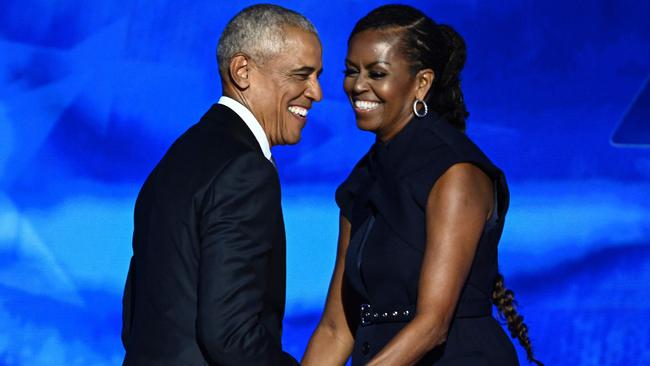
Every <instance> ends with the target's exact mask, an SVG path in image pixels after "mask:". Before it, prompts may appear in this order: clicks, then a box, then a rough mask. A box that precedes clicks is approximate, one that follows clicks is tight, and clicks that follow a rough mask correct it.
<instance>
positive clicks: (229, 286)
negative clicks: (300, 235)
mask: <svg viewBox="0 0 650 366" xmlns="http://www.w3.org/2000/svg"><path fill="white" fill-rule="evenodd" d="M200 211H201V214H202V217H201V223H200V228H199V229H200V234H201V248H200V250H201V253H200V263H199V288H198V299H197V300H198V318H197V329H198V335H197V336H198V339H199V343H200V344H201V347H202V348H203V350H204V352H205V353H206V354H207V355H208V357H209V358H210V359H211V360H212V361H213V362H215V363H217V364H219V365H269V366H270V365H274V366H282V365H297V362H296V361H295V359H294V358H293V357H291V356H290V355H289V354H287V353H285V352H283V351H282V344H281V342H280V340H279V339H277V336H276V337H274V336H273V335H272V332H270V331H269V329H267V328H266V326H267V325H265V324H262V323H261V314H262V312H263V311H264V310H265V309H264V308H263V304H264V298H263V296H264V289H265V288H267V284H266V281H267V276H266V273H267V269H268V265H269V257H270V252H271V250H272V248H273V245H274V243H273V239H274V238H275V237H277V236H276V235H275V233H276V231H277V230H283V227H278V225H282V221H281V220H277V219H276V218H278V217H280V216H278V215H281V214H282V213H281V208H280V186H279V182H278V178H277V173H276V171H275V169H274V168H273V167H272V165H271V164H270V163H269V162H268V161H267V160H266V159H264V157H263V156H261V155H260V154H252V153H251V154H245V155H242V156H240V157H238V158H236V159H234V160H233V161H231V162H230V163H229V164H228V165H227V166H226V167H225V168H224V169H223V170H222V172H221V173H220V174H219V175H218V177H217V178H216V179H215V180H214V181H213V182H212V185H211V187H210V188H209V190H208V192H207V193H206V196H205V198H204V200H203V202H202V204H201V210H200ZM278 326H280V325H278ZM278 333H279V330H278V331H277V332H275V333H274V334H278Z"/></svg>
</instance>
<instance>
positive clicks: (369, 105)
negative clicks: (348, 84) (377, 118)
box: [354, 100, 379, 111]
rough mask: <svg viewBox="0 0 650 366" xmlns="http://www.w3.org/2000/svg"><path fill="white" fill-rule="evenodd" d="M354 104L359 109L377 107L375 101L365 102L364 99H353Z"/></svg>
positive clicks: (377, 104)
mask: <svg viewBox="0 0 650 366" xmlns="http://www.w3.org/2000/svg"><path fill="white" fill-rule="evenodd" d="M354 106H355V107H357V108H359V109H364V110H367V111H369V110H371V109H375V108H377V107H379V103H377V102H367V101H365V100H355V101H354Z"/></svg>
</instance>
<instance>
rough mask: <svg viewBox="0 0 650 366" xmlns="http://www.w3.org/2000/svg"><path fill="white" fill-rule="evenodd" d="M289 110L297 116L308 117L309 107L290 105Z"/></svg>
mask: <svg viewBox="0 0 650 366" xmlns="http://www.w3.org/2000/svg"><path fill="white" fill-rule="evenodd" d="M289 112H291V113H293V114H295V115H296V116H300V117H303V118H304V117H307V108H303V107H298V106H295V105H292V106H289Z"/></svg>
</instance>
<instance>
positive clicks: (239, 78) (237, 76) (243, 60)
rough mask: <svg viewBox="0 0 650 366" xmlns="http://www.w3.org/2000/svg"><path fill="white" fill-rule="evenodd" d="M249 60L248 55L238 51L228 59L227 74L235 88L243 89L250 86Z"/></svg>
mask: <svg viewBox="0 0 650 366" xmlns="http://www.w3.org/2000/svg"><path fill="white" fill-rule="evenodd" d="M250 67H251V61H250V59H249V58H248V56H246V55H244V54H242V53H238V54H235V55H234V56H233V57H232V58H231V59H230V64H229V65H228V74H229V75H230V80H231V81H232V83H233V85H234V86H235V87H237V89H240V90H245V89H248V87H249V86H250Z"/></svg>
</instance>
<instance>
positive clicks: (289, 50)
mask: <svg viewBox="0 0 650 366" xmlns="http://www.w3.org/2000/svg"><path fill="white" fill-rule="evenodd" d="M284 36H285V37H286V42H285V47H286V48H285V50H284V51H283V52H282V53H280V54H278V55H276V56H274V57H272V58H271V59H270V60H268V61H266V62H265V63H263V64H255V65H254V67H253V68H252V70H251V83H250V94H249V98H248V99H249V105H250V108H251V111H252V112H253V115H254V116H255V118H257V120H258V121H259V122H260V124H261V125H262V127H263V128H264V131H265V132H266V135H267V136H268V138H269V143H270V144H271V146H274V145H292V144H295V143H297V142H298V141H300V133H301V131H302V128H303V127H305V123H306V122H307V113H308V111H309V109H310V108H311V106H312V103H313V102H318V101H319V100H321V97H322V92H321V88H320V84H319V82H318V76H319V75H320V72H321V70H322V61H321V54H322V52H321V45H320V41H319V40H318V37H317V36H316V35H315V34H313V33H310V32H307V31H304V30H302V29H298V28H287V29H286V30H285V34H284Z"/></svg>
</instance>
